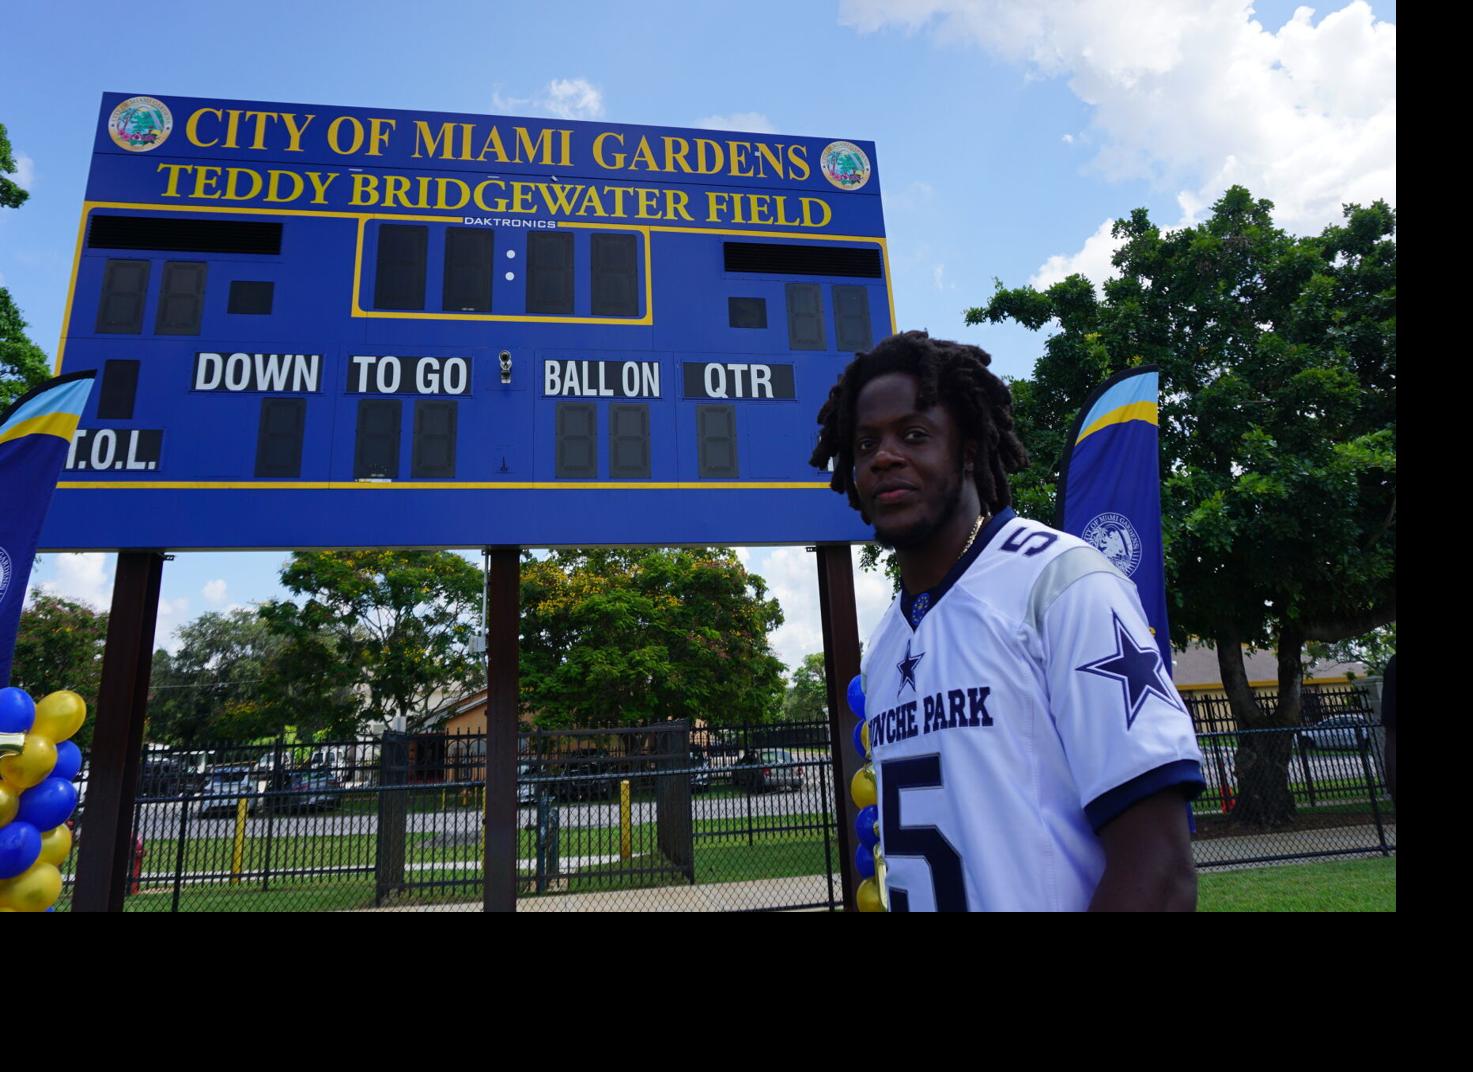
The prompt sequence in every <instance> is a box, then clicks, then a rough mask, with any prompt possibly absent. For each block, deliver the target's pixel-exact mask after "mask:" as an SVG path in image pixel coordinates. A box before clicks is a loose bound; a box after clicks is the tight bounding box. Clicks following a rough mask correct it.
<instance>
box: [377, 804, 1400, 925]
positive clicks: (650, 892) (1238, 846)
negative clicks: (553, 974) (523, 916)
mask: <svg viewBox="0 0 1473 1072" xmlns="http://www.w3.org/2000/svg"><path fill="white" fill-rule="evenodd" d="M1385 829H1386V843H1387V845H1388V847H1390V848H1391V849H1395V848H1396V824H1395V823H1387V824H1386V827H1385ZM1326 833H1327V831H1325V830H1294V831H1285V832H1283V833H1276V834H1255V835H1251V836H1246V837H1232V838H1209V839H1207V840H1203V841H1195V842H1193V843H1192V858H1193V860H1194V861H1195V862H1196V864H1197V866H1198V867H1202V866H1204V865H1212V864H1214V863H1215V862H1216V861H1218V860H1243V859H1245V858H1252V857H1262V856H1280V855H1283V854H1285V853H1292V852H1323V851H1324V850H1325V841H1326V837H1325V835H1326ZM1334 833H1335V835H1336V838H1335V842H1336V843H1337V844H1338V845H1343V846H1345V847H1347V849H1349V848H1350V847H1351V846H1355V849H1354V851H1347V852H1346V853H1344V854H1343V855H1340V856H1334V857H1316V858H1314V859H1312V860H1305V859H1297V860H1278V861H1274V862H1272V863H1252V864H1249V863H1224V864H1220V865H1217V866H1213V867H1212V870H1214V871H1236V870H1242V869H1245V868H1250V867H1273V866H1278V865H1280V864H1296V863H1314V862H1318V861H1319V860H1323V859H1337V860H1352V859H1357V858H1363V857H1368V856H1379V855H1381V850H1380V849H1379V848H1378V847H1377V840H1376V828H1375V827H1374V826H1347V827H1343V828H1336V829H1335V831H1334ZM1332 847H1334V846H1332ZM841 888H842V887H841V886H840V884H839V876H838V875H834V876H833V891H834V896H835V897H838V896H840V893H839V891H840V890H841ZM828 899H829V884H828V882H827V881H826V880H825V878H824V876H823V875H799V876H797V877H794V878H772V879H762V880H759V881H755V882H723V883H718V884H714V885H708V886H656V887H651V888H647V889H639V890H609V891H606V892H600V893H569V894H561V895H558V894H554V895H551V896H546V897H524V898H520V899H519V900H518V901H517V911H518V912H740V911H743V910H751V909H779V910H780V909H785V908H790V907H792V906H798V905H806V906H812V905H820V906H823V905H826V904H827V902H828ZM810 910H811V909H810ZM819 910H822V908H820V909H819ZM368 911H376V912H479V911H481V904H480V902H479V901H474V902H470V903H465V904H449V905H401V906H395V907H389V908H378V909H368Z"/></svg>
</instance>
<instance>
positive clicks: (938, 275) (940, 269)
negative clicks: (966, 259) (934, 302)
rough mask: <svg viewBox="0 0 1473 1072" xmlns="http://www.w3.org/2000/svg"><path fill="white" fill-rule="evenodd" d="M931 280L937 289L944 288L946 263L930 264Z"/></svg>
mask: <svg viewBox="0 0 1473 1072" xmlns="http://www.w3.org/2000/svg"><path fill="white" fill-rule="evenodd" d="M931 282H932V283H933V284H935V287H936V289H937V290H945V289H946V265H944V264H934V265H932V266H931Z"/></svg>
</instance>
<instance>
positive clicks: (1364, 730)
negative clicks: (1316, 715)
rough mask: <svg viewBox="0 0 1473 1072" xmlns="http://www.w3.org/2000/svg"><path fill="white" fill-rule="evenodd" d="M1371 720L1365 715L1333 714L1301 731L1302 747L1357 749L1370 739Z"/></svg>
mask: <svg viewBox="0 0 1473 1072" xmlns="http://www.w3.org/2000/svg"><path fill="white" fill-rule="evenodd" d="M1370 731H1371V723H1370V720H1369V719H1367V718H1366V717H1365V716H1364V715H1331V716H1330V717H1329V718H1326V719H1321V720H1320V721H1319V722H1316V723H1315V724H1314V725H1313V726H1306V727H1304V728H1303V729H1301V730H1300V731H1299V744H1300V747H1302V748H1322V749H1337V748H1343V749H1350V750H1356V749H1359V748H1360V747H1361V745H1362V744H1364V743H1365V742H1366V741H1367V740H1368V739H1369V734H1370Z"/></svg>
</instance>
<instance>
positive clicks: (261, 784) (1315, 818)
mask: <svg viewBox="0 0 1473 1072" xmlns="http://www.w3.org/2000/svg"><path fill="white" fill-rule="evenodd" d="M1350 713H1351V714H1353V713H1354V712H1350ZM1198 740H1199V743H1200V745H1201V748H1202V753H1203V757H1204V760H1205V763H1204V774H1205V775H1206V778H1207V783H1208V786H1207V791H1206V792H1205V793H1204V794H1203V795H1202V796H1201V797H1199V798H1198V800H1197V801H1196V802H1195V803H1194V804H1193V809H1192V810H1193V818H1194V822H1195V826H1196V830H1195V834H1194V846H1193V848H1194V853H1195V856H1196V861H1197V865H1198V866H1199V867H1202V868H1211V867H1224V866H1233V865H1247V864H1255V863H1263V862H1268V861H1277V860H1286V859H1309V858H1314V857H1318V856H1327V855H1349V854H1371V853H1381V854H1389V853H1391V852H1392V851H1394V850H1395V846H1396V825H1395V824H1396V813H1395V808H1394V805H1393V804H1392V802H1391V800H1390V798H1389V796H1388V795H1387V793H1386V790H1385V778H1384V773H1383V764H1382V737H1381V733H1380V729H1379V726H1378V725H1377V724H1375V723H1372V722H1369V721H1365V722H1361V723H1355V722H1352V723H1349V724H1345V723H1342V722H1339V721H1336V716H1334V715H1330V716H1326V717H1325V718H1322V719H1321V720H1320V721H1319V722H1318V723H1316V724H1315V725H1314V726H1305V727H1299V728H1297V729H1290V730H1266V731H1265V730H1258V731H1218V732H1209V733H1202V734H1199V737H1198ZM846 746H847V742H846ZM84 775H85V768H84ZM485 776H486V737H485V736H484V735H483V734H463V735H445V734H423V735H404V734H387V735H385V736H384V737H383V738H382V739H373V740H354V741H340V742H325V743H315V744H292V743H288V742H285V741H277V742H271V743H265V744H232V745H215V746H211V747H209V748H208V749H199V750H184V749H170V750H164V749H157V750H155V749H150V750H149V751H148V752H147V753H146V754H145V756H144V759H143V767H142V771H141V772H140V796H139V799H138V800H137V802H136V803H135V806H134V812H133V829H134V832H135V849H136V852H135V856H134V860H133V866H132V869H131V871H130V880H129V886H128V895H127V897H126V898H125V909H126V910H127V911H162V912H179V911H330V910H344V909H360V910H372V909H381V910H382V909H406V908H407V909H413V910H461V911H476V910H479V909H480V907H481V903H482V889H483V880H484V867H483V859H484V851H485V849H484V845H485V841H484V838H485V829H484V823H483V815H484V807H485V798H484V793H485V785H486V778H485ZM834 797H835V793H834V785H833V772H832V768H831V765H830V762H829V751H828V728H827V725H826V724H824V723H811V724H795V725H783V726H746V727H734V728H725V729H719V730H717V729H712V730H708V729H705V728H698V729H695V730H692V729H691V728H690V727H688V726H687V725H686V724H685V723H665V724H661V725H657V726H649V727H637V728H620V729H592V730H545V731H534V732H529V733H524V734H522V735H521V736H520V738H519V754H518V762H517V805H518V827H519V829H518V832H517V875H518V898H519V900H518V909H519V910H520V911H596V910H638V909H663V910H702V911H720V910H727V911H739V910H757V909H791V908H830V907H836V906H837V905H838V904H839V902H840V897H841V894H840V882H839V877H838V872H839V870H840V867H841V861H840V859H839V852H838V836H837V835H838V832H837V827H836V822H837V820H836V818H835V814H834ZM79 811H80V824H79V830H78V837H79V840H84V839H85V837H86V793H85V781H84V783H83V793H82V804H81V806H80V809H79ZM1266 815H1267V816H1277V818H1278V820H1279V821H1278V822H1262V821H1255V822H1252V823H1248V822H1245V821H1244V820H1245V817H1251V818H1254V819H1255V820H1261V819H1263V817H1264V816H1266ZM77 855H78V854H77V853H76V852H73V853H72V856H71V858H70V860H69V861H68V865H67V871H66V872H65V877H66V881H67V886H66V888H65V889H64V891H63V894H62V899H61V901H60V902H59V904H58V907H59V908H61V909H63V910H64V909H65V908H67V907H68V906H69V903H70V888H71V877H72V876H71V868H74V867H75V862H76V859H77Z"/></svg>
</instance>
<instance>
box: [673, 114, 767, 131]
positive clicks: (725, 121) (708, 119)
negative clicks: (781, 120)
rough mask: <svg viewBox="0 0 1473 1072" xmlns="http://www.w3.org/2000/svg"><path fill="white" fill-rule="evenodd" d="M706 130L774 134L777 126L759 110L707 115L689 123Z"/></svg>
mask: <svg viewBox="0 0 1473 1072" xmlns="http://www.w3.org/2000/svg"><path fill="white" fill-rule="evenodd" d="M691 125H692V126H696V127H703V128H705V129H707V130H737V131H743V132H746V133H749V134H776V133H777V127H775V126H773V124H772V120H771V119H768V118H767V116H765V115H763V114H762V113H761V112H732V113H731V114H729V115H707V116H703V117H701V118H700V119H697V120H696V121H695V122H694V123H692V124H691Z"/></svg>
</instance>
